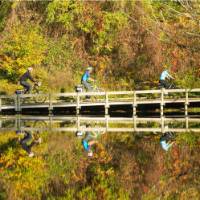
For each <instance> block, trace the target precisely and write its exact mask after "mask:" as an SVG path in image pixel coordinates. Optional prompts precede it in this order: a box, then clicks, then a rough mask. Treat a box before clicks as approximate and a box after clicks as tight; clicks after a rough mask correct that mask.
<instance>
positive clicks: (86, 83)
mask: <svg viewBox="0 0 200 200" xmlns="http://www.w3.org/2000/svg"><path fill="white" fill-rule="evenodd" d="M92 70H93V68H92V67H91V66H89V67H87V69H86V70H85V72H84V74H83V76H82V78H81V84H83V86H84V87H85V89H86V91H88V92H90V91H92V85H91V84H90V82H89V81H93V79H92V78H90V74H91V73H92Z"/></svg>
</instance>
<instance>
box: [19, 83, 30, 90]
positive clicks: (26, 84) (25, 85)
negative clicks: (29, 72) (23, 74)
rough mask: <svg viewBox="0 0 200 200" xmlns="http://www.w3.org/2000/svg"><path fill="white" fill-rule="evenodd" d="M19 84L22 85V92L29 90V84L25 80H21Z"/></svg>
mask: <svg viewBox="0 0 200 200" xmlns="http://www.w3.org/2000/svg"><path fill="white" fill-rule="evenodd" d="M20 84H21V85H22V86H23V87H24V93H28V92H30V90H31V85H30V84H29V83H27V82H26V81H21V82H20Z"/></svg>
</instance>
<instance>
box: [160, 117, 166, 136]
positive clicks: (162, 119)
mask: <svg viewBox="0 0 200 200" xmlns="http://www.w3.org/2000/svg"><path fill="white" fill-rule="evenodd" d="M161 132H162V133H164V132H165V118H164V116H161Z"/></svg>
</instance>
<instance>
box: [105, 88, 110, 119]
mask: <svg viewBox="0 0 200 200" xmlns="http://www.w3.org/2000/svg"><path fill="white" fill-rule="evenodd" d="M105 102H106V103H105V115H106V116H107V115H109V100H108V93H107V92H106V93H105Z"/></svg>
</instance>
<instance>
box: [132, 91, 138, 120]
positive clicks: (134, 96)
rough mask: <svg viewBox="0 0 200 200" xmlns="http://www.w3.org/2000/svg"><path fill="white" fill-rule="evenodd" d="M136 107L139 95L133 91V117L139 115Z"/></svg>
mask: <svg viewBox="0 0 200 200" xmlns="http://www.w3.org/2000/svg"><path fill="white" fill-rule="evenodd" d="M136 107H137V96H136V92H135V91H134V92H133V117H136V116H137V110H136Z"/></svg>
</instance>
